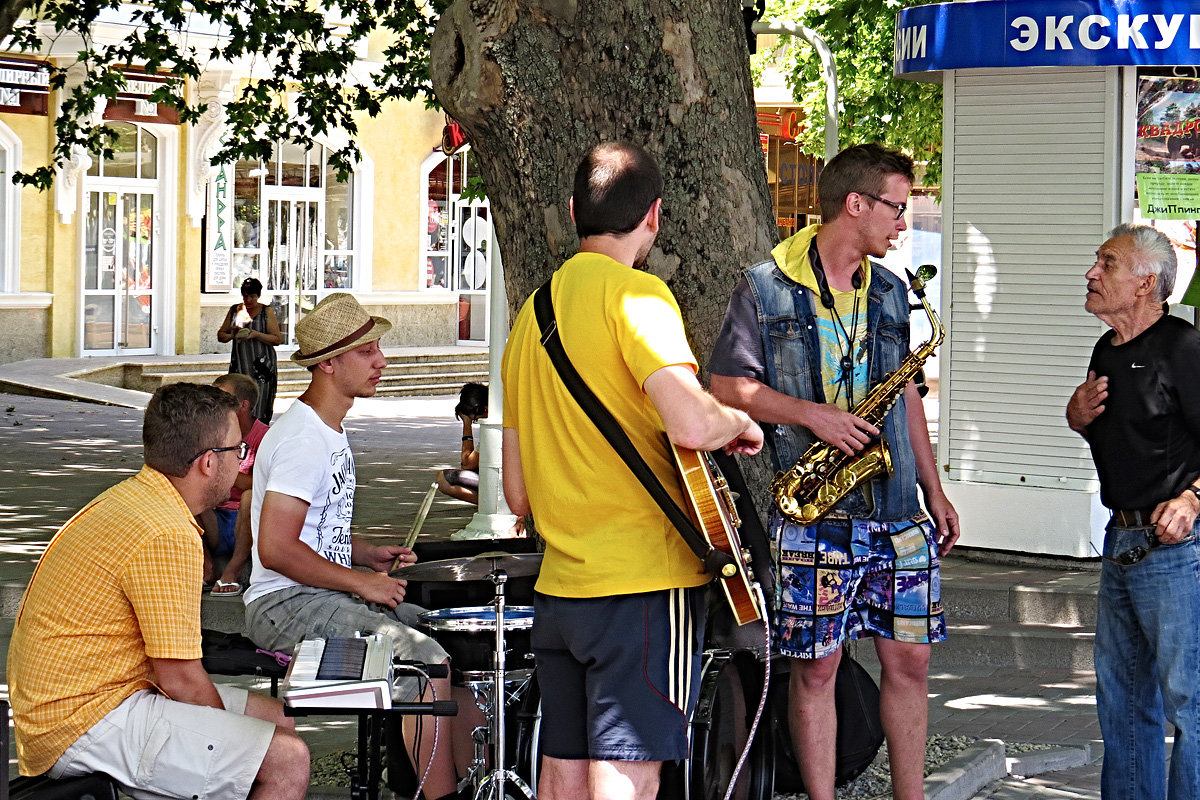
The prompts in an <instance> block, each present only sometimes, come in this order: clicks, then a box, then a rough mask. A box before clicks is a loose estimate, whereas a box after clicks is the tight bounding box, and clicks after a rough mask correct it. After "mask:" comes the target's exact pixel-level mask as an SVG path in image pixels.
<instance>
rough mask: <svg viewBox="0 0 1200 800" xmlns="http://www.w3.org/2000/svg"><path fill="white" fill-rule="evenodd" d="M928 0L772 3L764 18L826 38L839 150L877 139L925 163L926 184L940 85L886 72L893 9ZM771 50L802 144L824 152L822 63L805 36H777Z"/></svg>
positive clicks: (932, 166) (937, 141) (937, 168)
mask: <svg viewBox="0 0 1200 800" xmlns="http://www.w3.org/2000/svg"><path fill="white" fill-rule="evenodd" d="M927 1H928V0H773V2H769V3H768V4H767V10H766V14H765V15H764V17H763V18H764V19H772V18H775V19H782V20H788V21H793V22H802V23H803V24H805V25H807V26H808V27H810V28H812V29H813V30H814V31H816V32H817V33H818V34H820V35H821V37H822V38H823V39H824V40H825V41H826V42H827V43H828V45H829V48H830V50H832V52H833V55H834V59H835V60H836V62H837V74H838V95H839V107H838V128H839V139H840V142H841V145H842V146H843V147H844V146H846V145H851V144H861V143H863V142H879V143H882V144H886V145H889V146H891V147H896V148H899V149H901V150H904V151H905V152H907V153H909V154H910V155H912V156H913V158H915V159H916V160H917V161H923V162H927V164H926V169H925V177H924V183H925V184H926V185H936V184H938V183H939V182H940V181H941V173H942V87H941V85H939V84H928V83H918V82H915V81H909V80H899V79H896V78H894V77H892V61H893V42H894V40H895V25H896V14H897V12H899V11H900V9H901V8H904V7H907V6H913V5H920V4H922V3H924V2H927ZM779 45H780V47H779V49H778V50H777V51H776V52H775V53H762V54H760V55H758V56H756V60H757V61H763V62H765V61H766V60H770V59H778V60H779V62H780V69H781V70H782V71H783V72H784V73H785V75H787V76H788V85H789V86H790V87H791V89H792V93H793V95H794V96H795V97H796V98H797V99H798V102H799V103H800V104H801V106H802V107H803V108H804V113H805V116H806V117H807V120H806V127H805V129H804V132H803V133H802V134H801V137H800V144H801V149H803V151H804V152H806V153H809V154H811V155H816V156H823V155H824V153H825V138H824V137H825V82H824V79H823V77H822V74H821V62H820V60H819V59H818V58H817V56H816V54H815V53H814V52H813V50H812V48H811V47H809V45H808V44H807V43H806V42H804V41H803V40H799V41H793V39H792V37H780V42H779Z"/></svg>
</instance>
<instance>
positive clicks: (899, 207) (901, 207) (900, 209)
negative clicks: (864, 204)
mask: <svg viewBox="0 0 1200 800" xmlns="http://www.w3.org/2000/svg"><path fill="white" fill-rule="evenodd" d="M859 194H861V195H863V196H864V197H869V198H871V199H872V200H878V201H879V202H881V203H883V204H884V205H885V206H891V207H892V208H894V209H896V219H900V218H901V217H903V216H904V211H905V209H907V208H908V203H893V202H892V201H891V200H884V199H883V198H882V197H880V196H879V195H877V194H871V193H870V192H859Z"/></svg>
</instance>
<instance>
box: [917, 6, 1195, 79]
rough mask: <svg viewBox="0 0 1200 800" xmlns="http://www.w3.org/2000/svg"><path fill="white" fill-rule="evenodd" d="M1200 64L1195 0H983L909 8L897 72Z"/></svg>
mask: <svg viewBox="0 0 1200 800" xmlns="http://www.w3.org/2000/svg"><path fill="white" fill-rule="evenodd" d="M1180 64H1200V7H1198V6H1197V4H1196V2H1195V0H1118V2H1112V1H1111V0H977V2H964V3H936V4H934V5H927V6H915V7H912V8H906V9H902V10H901V11H900V13H899V14H898V15H897V16H896V51H895V74H896V75H897V76H905V75H907V76H910V77H914V78H916V77H919V75H918V74H917V73H923V72H937V71H941V70H946V69H971V68H977V67H993V68H994V67H1062V66H1175V65H1180Z"/></svg>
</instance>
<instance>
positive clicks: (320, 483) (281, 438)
mask: <svg viewBox="0 0 1200 800" xmlns="http://www.w3.org/2000/svg"><path fill="white" fill-rule="evenodd" d="M355 486H356V481H355V475H354V455H353V454H352V453H351V452H350V442H349V440H348V439H347V438H346V432H345V431H344V430H343V431H335V430H334V429H333V428H331V427H329V426H328V425H326V424H325V423H324V422H323V421H322V420H321V418H320V417H319V416H317V412H316V411H314V410H313V409H312V408H311V407H310V406H308V405H307V404H305V403H303V402H301V401H299V400H297V401H296V402H295V403H293V404H292V407H291V408H289V409H288V410H287V412H285V413H284V414H283V416H281V417H279V418H278V419H277V420H276V421H275V422H274V423H273V424H272V425H271V429H270V430H269V431H268V432H267V434H266V436H264V437H263V440H262V444H260V445H259V446H258V456H257V457H256V458H255V460H254V484H253V488H254V499H253V502H252V504H251V509H250V522H251V529H252V530H253V532H254V549H253V551H252V554H253V558H254V566H253V569H252V570H251V573H250V587H249V588H248V589H246V593H245V601H246V603H247V604H249V603H250V602H252V601H254V600H257V599H258V598H260V597H263V596H265V595H268V594H270V593H271V592H275V591H278V590H280V589H286V588H287V587H289V586H297V585H299V584H298V583H297V582H296V581H294V580H292V579H291V578H288V577H286V576H284V575H281V574H279V573H278V572H275V571H274V570H270V569H267V568H265V567H264V566H263V565H262V562H261V561H260V560H259V556H258V536H259V521H260V517H261V515H262V505H263V497H264V496H265V495H266V493H267V492H279V493H280V494H286V495H291V496H292V497H298V498H300V499H301V500H303V501H304V502H306V503H308V514H307V515H306V516H305V518H304V529H303V530H302V531H301V532H300V541H302V542H304V543H305V544H306V545H308V546H309V547H311V548H312V549H313V550H314V551H316V552H317V553H318V554H319V555H320V556H321V557H322V558H327V559H329V560H330V561H332V562H334V563H336V564H341V565H342V566H345V567H349V566H350V551H351V540H350V520H351V518H352V517H353V516H354V489H355Z"/></svg>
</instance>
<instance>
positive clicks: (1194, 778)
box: [1096, 522, 1200, 800]
mask: <svg viewBox="0 0 1200 800" xmlns="http://www.w3.org/2000/svg"><path fill="white" fill-rule="evenodd" d="M1151 530H1152V529H1151ZM1145 531H1146V529H1145V528H1118V527H1110V528H1109V529H1108V532H1107V534H1106V535H1105V537H1104V555H1105V556H1107V557H1109V558H1111V557H1113V556H1115V555H1117V554H1118V553H1121V552H1123V551H1125V550H1128V549H1129V548H1130V547H1132V546H1134V545H1137V544H1143V545H1144V543H1145ZM1197 533H1200V522H1197V524H1196V526H1195V527H1194V528H1193V529H1192V533H1191V535H1190V536H1189V537H1187V538H1186V540H1185V541H1184V542H1181V543H1179V544H1175V545H1160V546H1159V547H1157V548H1156V549H1154V550H1153V551H1151V552H1150V553H1149V555H1147V556H1146V557H1145V558H1144V559H1143V560H1142V561H1140V562H1139V563H1137V564H1134V565H1132V566H1128V567H1123V566H1120V565H1118V564H1114V563H1112V562H1109V561H1105V562H1104V565H1103V567H1102V568H1101V573H1100V597H1099V616H1098V620H1097V624H1096V708H1097V712H1098V713H1099V716H1100V730H1101V733H1102V735H1103V737H1104V767H1103V770H1102V773H1101V778H1100V787H1101V796H1102V797H1103V798H1104V800H1166V798H1168V797H1169V798H1170V800H1200V748H1198V746H1197V743H1198V742H1200V738H1198V737H1200V541H1198V540H1197ZM1168 722H1169V723H1171V724H1172V725H1174V726H1175V727H1176V728H1177V729H1178V732H1177V733H1176V734H1175V744H1174V747H1173V748H1172V751H1171V774H1170V776H1169V777H1170V782H1169V785H1168V776H1167V768H1166V760H1167V754H1166V745H1165V743H1164V741H1163V739H1164V736H1165V735H1166V733H1167V730H1166V728H1165V723H1168Z"/></svg>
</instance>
